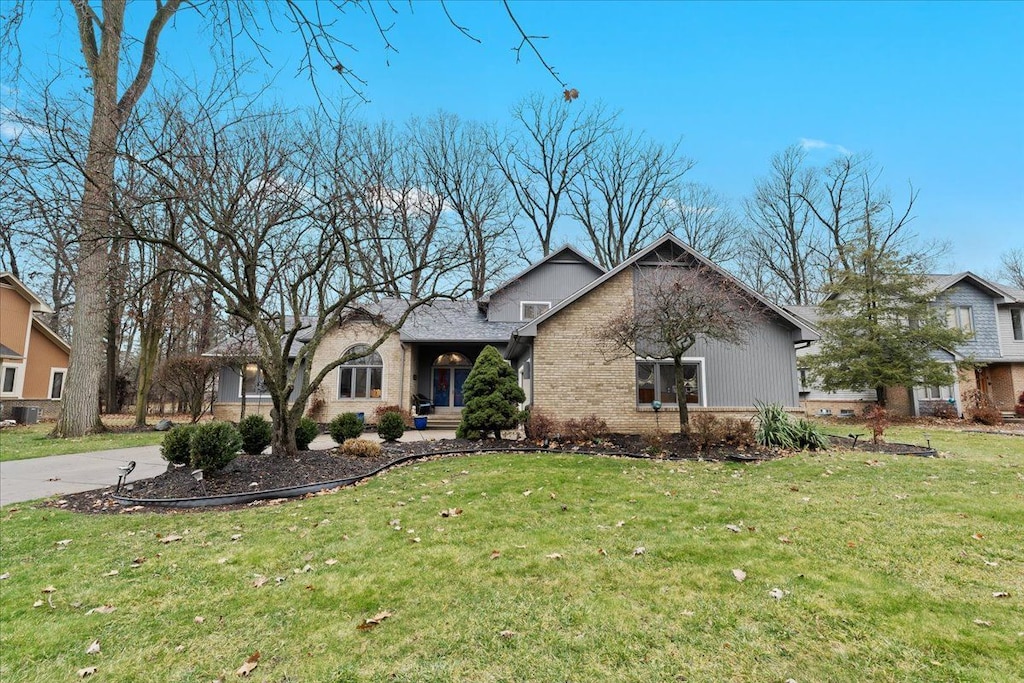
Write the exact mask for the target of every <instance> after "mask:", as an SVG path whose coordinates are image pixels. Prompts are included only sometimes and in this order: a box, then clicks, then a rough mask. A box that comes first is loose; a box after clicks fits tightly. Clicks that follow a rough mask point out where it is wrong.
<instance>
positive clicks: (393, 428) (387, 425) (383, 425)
mask: <svg viewBox="0 0 1024 683" xmlns="http://www.w3.org/2000/svg"><path fill="white" fill-rule="evenodd" d="M402 434H405V422H404V421H403V420H402V414H401V413H384V414H383V415H381V416H380V421H379V422H378V423H377V435H378V436H379V437H380V438H382V439H384V440H385V441H397V440H398V439H400V438H402Z"/></svg>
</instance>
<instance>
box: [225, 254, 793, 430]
mask: <svg viewBox="0 0 1024 683" xmlns="http://www.w3.org/2000/svg"><path fill="white" fill-rule="evenodd" d="M666 261H677V262H679V263H680V264H681V265H684V266H685V265H695V264H701V265H704V266H708V267H710V268H712V269H713V270H714V272H715V273H716V274H717V276H720V277H721V278H722V281H723V284H724V286H729V287H736V288H737V291H739V290H742V291H743V292H744V294H745V295H746V296H750V297H754V298H755V299H756V300H757V301H758V302H759V304H760V305H761V307H762V308H763V310H764V311H765V313H766V315H764V316H761V317H760V318H759V319H758V320H757V321H752V323H751V328H752V329H751V331H750V334H749V336H748V339H747V341H746V342H745V343H744V344H742V345H740V346H731V345H729V344H723V343H717V342H712V341H707V340H699V341H698V342H697V344H696V345H695V346H694V347H693V348H692V349H691V350H690V353H689V354H688V358H691V359H692V360H690V361H688V363H687V368H688V372H690V373H692V374H691V375H690V376H689V377H688V384H689V385H690V386H691V388H692V391H688V399H687V400H688V403H689V405H690V409H691V410H696V411H700V410H706V411H717V412H724V413H749V412H750V411H752V410H753V406H754V402H755V401H758V400H760V401H767V402H777V403H781V404H783V405H784V406H787V407H789V408H793V409H797V408H798V406H799V395H798V385H797V374H796V362H795V355H794V353H793V348H794V345H795V344H798V343H807V342H808V341H810V339H811V338H813V337H810V336H808V335H809V331H808V329H809V328H808V326H806V325H803V324H802V323H801V322H800V321H799V320H798V319H797V318H796V317H795V316H792V315H791V314H789V313H787V312H786V311H784V310H782V309H780V308H778V307H776V306H774V305H773V304H771V303H770V302H768V301H767V300H765V299H764V298H763V297H760V296H759V295H757V294H756V293H754V292H751V291H750V290H748V289H747V288H746V287H745V286H743V285H742V284H740V283H739V281H737V280H736V279H735V278H733V277H732V276H730V275H728V274H727V273H725V271H723V270H721V269H719V268H717V267H716V266H714V265H713V264H711V263H710V262H708V261H707V260H706V259H704V258H703V257H702V256H700V255H699V254H697V253H696V252H694V251H693V250H692V249H690V248H689V247H688V246H686V245H685V244H684V243H682V242H681V241H680V240H678V239H677V238H675V237H674V236H673V235H671V234H669V235H665V236H664V237H662V238H661V239H659V240H657V241H656V242H655V243H654V244H652V245H651V246H649V247H647V248H646V249H644V250H643V251H641V252H639V253H638V254H635V255H634V256H632V257H631V258H629V259H628V260H626V261H625V262H623V263H622V264H620V265H619V266H617V267H616V268H614V269H612V270H610V271H605V270H604V269H603V268H601V267H600V266H598V265H597V264H595V263H594V262H593V261H591V260H590V259H588V258H587V257H586V256H584V255H583V254H581V253H580V252H579V251H577V250H576V249H575V248H573V247H571V246H566V247H563V248H562V249H559V250H557V251H554V252H552V253H551V254H549V255H548V256H547V257H546V258H544V259H542V260H540V261H538V262H536V263H534V264H533V265H531V266H530V267H529V268H527V269H526V270H524V271H523V272H521V273H519V274H518V275H516V276H515V277H513V278H511V279H510V280H508V281H507V282H505V283H503V284H501V285H499V286H498V287H497V288H495V289H494V291H492V292H491V293H490V294H489V295H488V296H485V297H484V298H482V299H480V300H477V301H437V302H435V303H433V304H432V305H430V306H423V307H421V308H419V309H417V310H416V311H415V312H414V313H413V314H412V315H411V316H410V317H409V318H408V320H407V321H406V322H405V324H404V325H403V326H402V327H401V328H400V329H399V331H398V333H397V334H394V335H392V336H391V337H389V338H388V339H387V340H386V341H385V342H384V343H383V344H382V345H381V346H380V347H378V349H377V350H376V352H374V353H372V354H370V355H368V356H366V357H365V358H361V359H359V360H357V361H354V362H352V363H350V364H347V365H343V366H341V367H339V368H337V369H335V370H333V371H331V373H330V374H328V376H327V378H326V379H325V381H324V382H323V384H322V385H321V391H320V397H319V398H320V399H321V400H322V402H323V403H322V410H321V412H319V414H318V415H317V417H318V419H320V420H322V421H326V420H329V419H331V418H332V417H334V416H335V415H337V414H340V413H343V412H363V413H365V414H366V416H367V417H368V419H369V418H370V416H372V414H373V410H374V409H375V408H376V407H377V406H380V405H393V404H397V405H401V406H407V407H412V406H414V405H415V403H416V399H417V396H419V397H422V398H424V399H426V400H427V401H429V402H430V403H431V404H433V409H432V417H431V418H430V424H431V425H432V426H451V425H454V424H457V423H458V419H459V416H460V414H461V409H462V405H463V397H462V384H463V382H465V379H466V377H467V376H468V375H469V371H470V369H471V368H472V366H473V363H474V361H475V360H476V357H477V356H478V355H479V354H480V352H481V351H482V350H483V348H484V346H486V345H492V346H494V347H496V348H497V349H498V350H499V351H500V352H501V353H502V354H503V355H504V357H505V358H506V359H507V360H508V361H509V363H510V364H511V365H512V366H513V367H514V368H515V370H516V372H517V375H518V377H519V381H520V384H521V386H522V387H523V389H524V391H525V393H526V397H527V399H526V405H528V406H532V407H535V408H539V409H542V410H545V411H548V412H550V413H551V414H554V415H557V416H559V417H560V418H563V419H564V418H569V417H585V416H587V415H590V414H595V415H597V416H599V417H601V418H603V419H605V420H606V421H607V422H608V424H609V426H610V427H611V428H612V429H613V430H615V431H627V432H628V431H632V432H637V431H643V430H645V429H648V428H653V427H654V425H655V414H654V411H653V409H652V407H651V405H652V402H653V400H654V398H655V396H658V397H660V398H661V400H662V403H663V404H664V408H663V410H662V412H663V413H665V412H673V411H676V410H678V408H677V404H676V403H675V400H676V399H675V397H674V386H672V385H673V382H672V381H671V378H670V377H669V371H670V370H671V364H669V365H668V368H667V369H666V367H664V365H665V363H664V362H663V361H661V359H651V358H617V359H611V358H607V357H606V354H605V353H603V352H602V350H601V349H600V348H599V345H598V344H597V343H596V339H595V337H596V334H597V331H598V330H599V329H600V328H601V327H602V325H603V324H604V323H605V322H606V321H608V320H610V319H611V317H613V316H614V315H616V314H618V313H619V312H620V311H621V310H622V309H623V307H625V306H629V305H631V302H632V301H633V296H634V283H635V276H636V273H637V272H639V271H640V270H642V269H644V268H648V267H653V266H656V265H658V264H660V263H664V262H666ZM368 308H370V307H368ZM404 308H405V302H400V301H389V300H385V301H383V302H381V303H380V304H378V305H375V306H374V307H373V311H372V312H374V313H378V314H379V315H380V316H381V319H383V320H389V319H393V318H394V317H397V314H398V312H399V311H400V310H404ZM378 324H379V323H375V322H373V318H372V316H369V315H368V316H367V317H366V319H365V320H361V321H355V322H349V323H348V324H346V325H344V326H342V327H339V328H338V329H337V330H335V331H334V332H332V333H331V334H330V335H329V336H328V337H327V338H326V339H325V340H324V341H323V342H322V343H321V346H320V348H319V349H318V351H317V357H316V358H314V359H313V361H312V363H311V368H310V370H311V372H312V373H316V372H319V370H320V368H322V367H323V365H322V364H321V363H327V362H329V361H328V360H327V359H331V358H338V357H339V356H341V355H343V354H345V353H346V352H348V351H350V350H351V349H352V348H354V347H357V346H358V345H360V344H368V343H370V342H372V341H373V340H374V339H375V338H376V337H377V336H378V335H379V333H380V331H381V329H383V328H380V327H378ZM321 359H323V360H321ZM659 361H661V362H659ZM243 392H245V395H246V411H247V412H256V411H258V412H262V413H263V414H267V413H268V412H269V400H268V397H267V396H265V395H261V394H260V393H259V387H258V372H257V371H256V369H255V367H254V366H253V367H249V368H244V367H242V368H240V367H237V366H236V367H225V368H223V369H222V370H221V373H220V377H219V387H218V395H217V402H216V406H215V415H216V416H217V417H219V418H222V419H232V420H237V419H238V415H239V412H240V403H241V396H242V393H243ZM250 392H252V393H250ZM668 423H669V424H671V423H672V420H671V418H669V419H668Z"/></svg>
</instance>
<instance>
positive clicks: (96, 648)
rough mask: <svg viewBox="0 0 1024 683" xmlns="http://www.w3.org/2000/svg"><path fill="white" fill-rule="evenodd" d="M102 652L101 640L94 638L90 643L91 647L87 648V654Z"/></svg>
mask: <svg viewBox="0 0 1024 683" xmlns="http://www.w3.org/2000/svg"><path fill="white" fill-rule="evenodd" d="M99 653H100V641H98V640H94V641H92V642H91V643H90V644H89V647H87V648H85V654H87V655H98V654H99Z"/></svg>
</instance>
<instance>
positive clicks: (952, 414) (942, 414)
mask: <svg viewBox="0 0 1024 683" xmlns="http://www.w3.org/2000/svg"><path fill="white" fill-rule="evenodd" d="M932 417H937V418H939V419H940V420H956V419H958V418H959V417H960V416H959V415H958V414H957V412H956V406H955V405H954V404H952V403H939V404H937V405H936V406H935V407H933V408H932Z"/></svg>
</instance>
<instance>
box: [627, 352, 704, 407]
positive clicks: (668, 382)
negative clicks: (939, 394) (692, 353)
mask: <svg viewBox="0 0 1024 683" xmlns="http://www.w3.org/2000/svg"><path fill="white" fill-rule="evenodd" d="M701 365H702V362H701V361H699V360H686V361H683V385H684V391H685V392H686V398H685V400H686V403H687V404H688V405H704V395H703V392H704V388H703V386H701V385H702V383H703V382H702V378H701V375H702V367H701ZM655 399H657V400H659V401H661V405H663V406H665V407H670V406H678V405H679V400H678V397H677V395H676V368H675V364H674V363H673V362H672V361H670V360H668V361H666V360H652V359H648V358H644V359H639V358H638V359H637V361H636V403H637V405H638V406H649V405H651V404H652V403H654V400H655Z"/></svg>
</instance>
